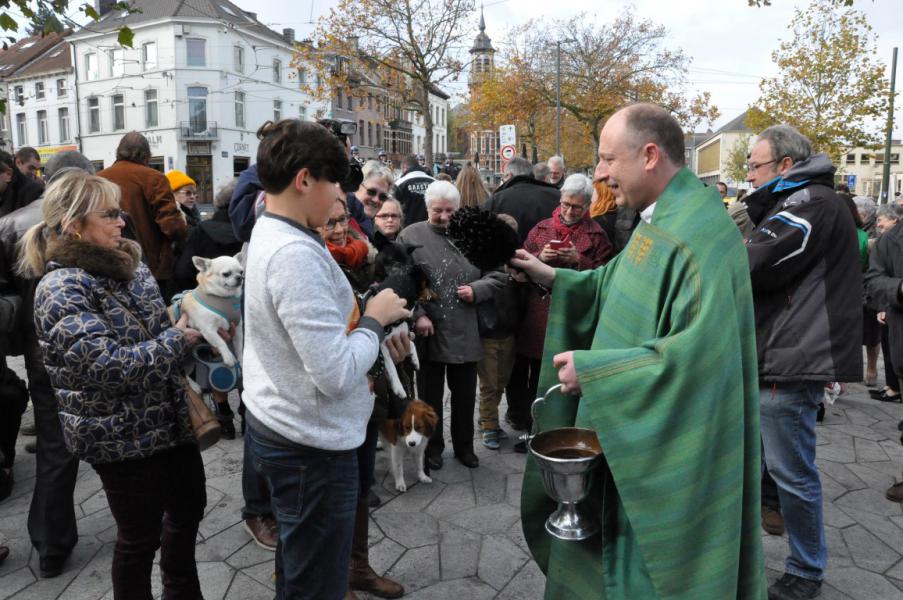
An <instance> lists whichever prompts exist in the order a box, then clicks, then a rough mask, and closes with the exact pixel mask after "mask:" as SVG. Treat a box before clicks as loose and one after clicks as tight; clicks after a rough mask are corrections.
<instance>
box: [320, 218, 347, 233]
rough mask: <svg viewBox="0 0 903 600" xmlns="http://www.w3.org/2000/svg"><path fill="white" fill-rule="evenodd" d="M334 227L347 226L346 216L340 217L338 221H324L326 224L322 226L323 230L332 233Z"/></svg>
mask: <svg viewBox="0 0 903 600" xmlns="http://www.w3.org/2000/svg"><path fill="white" fill-rule="evenodd" d="M336 225H341V226H343V227H346V226H347V225H348V215H342V216H341V217H339V218H338V219H329V220H328V221H326V224H325V225H323V229H325V230H326V231H333V230H335V226H336Z"/></svg>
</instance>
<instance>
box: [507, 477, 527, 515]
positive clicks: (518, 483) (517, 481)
mask: <svg viewBox="0 0 903 600" xmlns="http://www.w3.org/2000/svg"><path fill="white" fill-rule="evenodd" d="M523 483H524V477H523V475H520V474H518V475H517V476H514V477H508V485H507V486H506V488H507V489H506V490H505V501H506V502H508V504H510V505H511V506H513V507H514V508H517V509H518V510H520V494H521V488H522V487H523Z"/></svg>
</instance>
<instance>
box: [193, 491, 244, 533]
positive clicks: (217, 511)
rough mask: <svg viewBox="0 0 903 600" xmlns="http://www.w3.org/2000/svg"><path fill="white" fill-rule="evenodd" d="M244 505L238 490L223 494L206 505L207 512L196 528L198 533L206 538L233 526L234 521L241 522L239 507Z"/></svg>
mask: <svg viewBox="0 0 903 600" xmlns="http://www.w3.org/2000/svg"><path fill="white" fill-rule="evenodd" d="M214 489H216V488H214ZM240 489H241V488H239V490H240ZM244 505H245V501H244V498H242V497H241V493H240V492H239V493H238V494H237V495H231V494H227V495H225V496H223V497H222V498H221V499H220V501H219V502H217V503H216V504H214V505H213V506H212V507H211V506H210V505H208V506H207V514H206V515H205V516H204V519H203V520H202V521H201V526H200V528H199V529H198V531H199V533H200V534H201V535H202V536H204V538H208V537H212V536H214V535H216V534H217V533H219V532H221V531H225V530H226V529H229V528H230V527H233V526H235V524H236V523H239V522H241V509H242V508H243V507H244Z"/></svg>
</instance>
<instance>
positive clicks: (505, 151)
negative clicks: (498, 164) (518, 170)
mask: <svg viewBox="0 0 903 600" xmlns="http://www.w3.org/2000/svg"><path fill="white" fill-rule="evenodd" d="M516 154H517V150H516V149H515V148H514V146H512V145H507V146H502V147H501V148H500V149H499V156H501V157H502V160H506V161H507V160H511V159H512V158H514V156H515V155H516Z"/></svg>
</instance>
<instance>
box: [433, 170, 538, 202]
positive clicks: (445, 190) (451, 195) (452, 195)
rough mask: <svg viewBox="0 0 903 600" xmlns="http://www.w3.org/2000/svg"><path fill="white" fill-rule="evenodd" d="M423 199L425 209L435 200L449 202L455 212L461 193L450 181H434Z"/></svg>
mask: <svg viewBox="0 0 903 600" xmlns="http://www.w3.org/2000/svg"><path fill="white" fill-rule="evenodd" d="M527 164H530V163H527ZM423 199H424V200H426V207H427V208H429V207H430V204H432V203H433V202H434V201H436V200H448V201H450V202H451V203H452V204H454V205H455V210H458V209H459V208H461V192H459V191H458V188H456V187H455V184H453V183H452V182H450V181H440V180H436V181H434V182H433V183H431V184H430V185H429V186H428V187H427V188H426V193H424V194H423Z"/></svg>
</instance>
